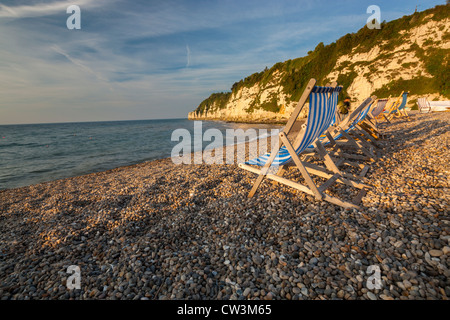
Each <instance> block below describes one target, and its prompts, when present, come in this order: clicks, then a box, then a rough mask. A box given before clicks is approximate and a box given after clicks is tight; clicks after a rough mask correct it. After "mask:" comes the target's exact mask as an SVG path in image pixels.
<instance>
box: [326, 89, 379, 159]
mask: <svg viewBox="0 0 450 320" xmlns="http://www.w3.org/2000/svg"><path fill="white" fill-rule="evenodd" d="M375 100H376V97H375V96H373V97H370V98H367V99H366V100H365V101H364V102H363V103H362V104H361V105H360V106H359V107H358V108H356V110H354V111H353V112H352V113H351V114H350V115H349V116H347V118H346V119H345V120H344V121H342V122H341V123H340V124H339V125H337V126H335V127H333V128H330V129H329V130H328V131H327V132H326V134H325V135H326V138H325V139H324V140H323V141H322V143H323V144H324V145H326V146H327V147H329V148H331V147H332V148H334V150H333V152H332V153H331V152H330V154H332V155H333V156H336V157H338V158H340V159H341V160H342V159H345V158H349V159H357V160H376V158H377V157H376V154H375V148H376V147H377V143H376V141H375V140H374V138H373V137H372V136H371V135H370V133H369V132H368V131H367V130H366V129H365V128H364V127H363V126H362V125H363V123H364V121H365V120H366V118H367V116H368V114H369V111H370V109H371V106H372V105H373V103H374V102H375ZM343 139H345V142H343V141H342V140H343ZM369 141H370V142H369ZM344 146H345V147H349V146H351V147H354V148H356V150H359V151H361V152H362V153H363V154H364V156H361V155H357V154H353V153H352V154H348V153H344V152H343V151H342V150H341V149H338V148H339V147H344Z"/></svg>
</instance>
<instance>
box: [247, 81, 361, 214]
mask: <svg viewBox="0 0 450 320" xmlns="http://www.w3.org/2000/svg"><path fill="white" fill-rule="evenodd" d="M315 85H316V80H315V79H311V80H310V81H309V83H308V85H307V86H306V89H305V91H304V92H303V94H302V96H301V98H300V100H299V102H298V104H297V107H296V108H295V109H294V111H293V112H292V114H291V117H290V118H289V120H288V122H287V124H286V126H285V127H284V128H283V130H282V131H281V132H280V134H279V138H280V143H279V144H278V145H276V146H273V147H272V152H271V154H270V157H269V159H268V160H267V162H266V163H265V165H264V166H263V168H262V169H257V168H254V167H252V166H250V165H247V164H239V167H240V168H242V169H245V170H248V171H250V172H253V173H255V174H258V178H257V179H256V181H255V183H254V184H253V187H252V189H251V191H250V193H249V195H248V197H249V198H251V197H253V196H254V195H255V193H256V192H257V190H258V188H259V187H260V185H261V183H262V182H263V180H264V179H265V178H267V179H270V180H273V181H276V182H278V183H282V184H284V185H287V186H289V187H292V188H295V189H297V190H299V191H302V192H304V193H306V194H309V195H312V196H314V197H315V198H316V200H324V201H327V202H330V203H333V204H335V205H338V206H341V207H344V208H353V209H359V206H358V205H357V204H354V203H351V202H347V201H343V200H340V199H338V198H336V197H332V196H330V195H328V194H326V193H325V191H326V190H327V189H328V188H329V187H331V186H332V185H333V184H334V183H335V182H339V183H343V184H346V185H349V186H352V187H355V188H358V189H361V190H364V192H365V188H370V186H368V185H366V184H363V183H359V182H355V181H352V180H349V179H347V178H344V177H343V174H342V173H341V172H340V170H339V169H338V167H337V166H336V164H335V163H334V162H333V159H332V158H331V156H330V155H329V154H328V153H327V151H326V150H325V148H324V147H323V145H322V143H321V142H320V140H319V139H316V141H315V142H314V143H313V145H314V147H315V150H317V153H318V154H319V155H320V156H321V158H322V160H323V161H324V163H325V166H326V168H323V167H321V166H318V165H314V164H311V163H308V162H306V161H302V160H301V159H300V157H299V155H297V153H296V151H295V150H296V148H295V147H296V146H297V144H298V143H301V135H302V134H303V133H304V130H300V132H299V133H298V135H297V137H296V139H295V142H294V144H292V143H291V141H290V140H289V139H288V136H289V134H290V133H291V130H292V128H293V126H294V123H295V121H296V120H297V118H298V116H299V115H300V112H301V111H302V109H303V107H304V105H305V103H306V101H307V100H308V98H309V95H310V94H311V92H312V90H313V88H314V86H315ZM336 86H337V83H333V84H332V87H333V88H335V87H336ZM283 146H286V149H287V151H288V152H289V155H290V156H291V160H292V161H293V162H294V164H295V167H297V169H298V170H299V172H300V174H301V176H302V177H303V178H304V180H305V181H306V185H303V184H300V183H298V182H295V181H292V180H289V179H286V178H283V177H282V174H283V173H284V171H285V168H286V166H285V165H283V166H280V168H279V170H278V173H277V174H269V169H270V167H271V165H272V163H273V161H274V160H275V158H276V156H277V154H278V151H279V150H280V149H281V148H282V147H283ZM311 174H312V175H317V176H319V177H322V178H325V179H327V180H326V181H325V183H323V184H322V185H321V186H317V185H316V183H315V182H314V181H313V179H312V177H311Z"/></svg>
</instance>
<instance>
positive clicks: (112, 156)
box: [0, 119, 277, 190]
mask: <svg viewBox="0 0 450 320" xmlns="http://www.w3.org/2000/svg"><path fill="white" fill-rule="evenodd" d="M276 127H277V126H273V125H272V126H270V125H249V124H232V123H225V122H211V121H203V122H202V128H203V132H204V131H205V130H207V129H209V128H216V129H219V130H220V131H221V132H223V133H224V136H225V130H226V129H237V128H242V129H243V130H246V129H249V128H255V129H263V128H266V129H270V128H276ZM180 128H184V129H187V130H189V131H190V132H191V133H192V136H194V135H193V132H194V122H193V121H188V120H184V119H180V120H173V119H171V120H142V121H113V122H83V123H61V124H29V125H3V126H0V190H1V189H9V188H17V187H22V186H27V185H31V184H36V183H40V182H45V181H51V180H57V179H62V178H68V177H74V176H79V175H83V174H88V173H93V172H99V171H105V170H109V169H113V168H117V167H120V166H126V165H132V164H137V163H142V162H145V161H150V160H156V159H162V158H167V157H170V155H171V151H172V148H173V147H174V146H175V145H177V144H178V143H179V142H178V141H171V137H172V132H173V131H174V130H176V129H180ZM193 140H194V139H193ZM208 144H210V142H204V143H203V144H202V145H195V146H194V145H193V146H192V149H193V151H195V150H201V149H199V148H202V147H203V148H205V147H206V146H207V145H208Z"/></svg>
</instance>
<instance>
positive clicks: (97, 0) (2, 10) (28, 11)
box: [0, 0, 104, 18]
mask: <svg viewBox="0 0 450 320" xmlns="http://www.w3.org/2000/svg"><path fill="white" fill-rule="evenodd" d="M71 2H72V1H54V2H50V3H35V4H32V5H19V6H7V5H4V4H0V18H31V17H43V16H49V15H53V14H55V13H64V12H65V10H66V9H67V7H68V6H70V5H71V4H74V3H71ZM76 4H77V5H78V6H82V7H84V6H86V7H95V6H100V5H102V4H104V1H103V0H77V1H76Z"/></svg>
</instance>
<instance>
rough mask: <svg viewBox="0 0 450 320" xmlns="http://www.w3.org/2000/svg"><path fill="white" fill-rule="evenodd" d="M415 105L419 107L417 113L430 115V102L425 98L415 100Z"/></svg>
mask: <svg viewBox="0 0 450 320" xmlns="http://www.w3.org/2000/svg"><path fill="white" fill-rule="evenodd" d="M417 105H418V106H419V112H420V113H430V112H431V105H430V102H428V100H427V98H425V97H424V98H419V99H417Z"/></svg>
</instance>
